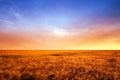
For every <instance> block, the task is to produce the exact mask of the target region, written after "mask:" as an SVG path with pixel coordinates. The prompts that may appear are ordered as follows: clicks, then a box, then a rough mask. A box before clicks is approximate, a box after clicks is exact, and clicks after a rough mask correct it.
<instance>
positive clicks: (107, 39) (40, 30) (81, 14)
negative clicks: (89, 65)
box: [0, 0, 120, 49]
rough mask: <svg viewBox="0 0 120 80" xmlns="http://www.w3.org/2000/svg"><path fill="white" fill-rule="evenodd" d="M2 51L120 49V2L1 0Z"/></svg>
mask: <svg viewBox="0 0 120 80" xmlns="http://www.w3.org/2000/svg"><path fill="white" fill-rule="evenodd" d="M0 49H120V0H0Z"/></svg>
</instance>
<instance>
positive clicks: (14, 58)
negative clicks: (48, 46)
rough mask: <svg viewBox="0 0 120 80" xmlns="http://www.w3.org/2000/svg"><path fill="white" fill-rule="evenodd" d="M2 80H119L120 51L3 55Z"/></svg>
mask: <svg viewBox="0 0 120 80" xmlns="http://www.w3.org/2000/svg"><path fill="white" fill-rule="evenodd" d="M0 80H120V51H74V50H73V51H72V50H61V51H60V50H58V51H57V50H56V51H54V50H53V51H50V50H48V51H24V50H23V51H22V50H21V51H19V50H16V51H15V50H13V51H10V50H1V51H0Z"/></svg>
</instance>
